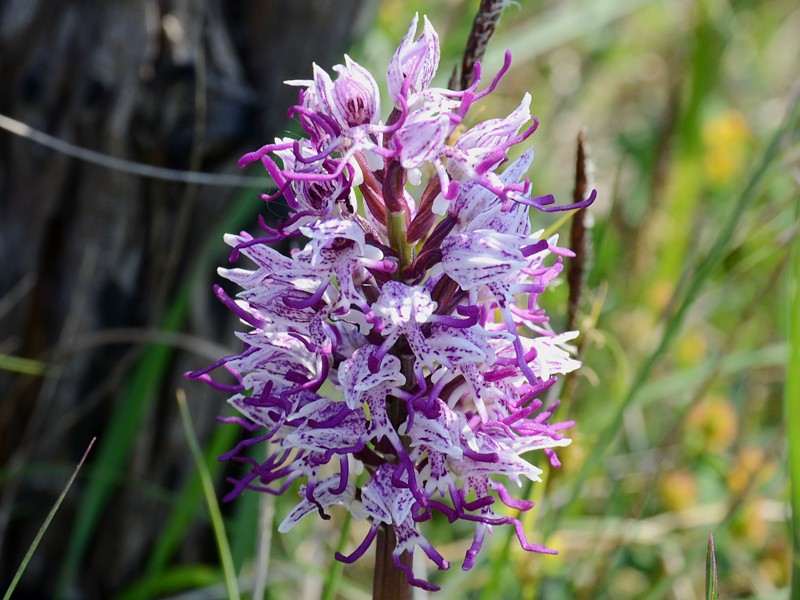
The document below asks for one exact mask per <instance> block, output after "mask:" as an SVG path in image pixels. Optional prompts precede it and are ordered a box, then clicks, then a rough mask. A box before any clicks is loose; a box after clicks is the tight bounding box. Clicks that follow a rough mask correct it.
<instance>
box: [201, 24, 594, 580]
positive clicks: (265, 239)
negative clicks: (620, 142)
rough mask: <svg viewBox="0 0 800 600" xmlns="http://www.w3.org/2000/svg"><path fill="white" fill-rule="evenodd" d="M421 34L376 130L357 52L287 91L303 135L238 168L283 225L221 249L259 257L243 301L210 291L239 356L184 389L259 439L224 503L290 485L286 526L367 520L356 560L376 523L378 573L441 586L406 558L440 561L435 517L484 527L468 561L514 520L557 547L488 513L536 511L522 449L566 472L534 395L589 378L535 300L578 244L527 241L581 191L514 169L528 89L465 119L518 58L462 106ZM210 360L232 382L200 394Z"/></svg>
mask: <svg viewBox="0 0 800 600" xmlns="http://www.w3.org/2000/svg"><path fill="white" fill-rule="evenodd" d="M417 26H418V22H417V17H415V18H414V20H413V21H412V23H411V26H410V28H409V30H408V33H407V34H406V36H405V37H404V39H403V40H402V42H401V43H400V47H399V48H398V49H397V51H396V52H395V55H394V57H393V59H392V62H391V64H390V65H389V69H388V89H389V100H390V102H391V104H392V110H391V114H389V116H388V118H387V119H386V120H385V121H382V120H381V103H380V97H379V92H378V86H377V84H376V82H375V80H374V79H373V77H372V76H371V75H370V74H369V73H368V72H367V71H366V70H365V69H364V68H363V67H361V66H360V65H358V64H357V63H355V62H354V61H352V60H351V59H350V58H349V57H345V64H344V65H339V66H336V67H334V71H335V72H336V78H335V79H332V78H331V76H330V75H329V74H328V73H326V72H325V71H324V70H322V69H320V68H319V67H317V66H316V65H315V66H314V70H313V79H310V80H307V81H305V80H304V81H291V82H288V83H289V84H291V85H295V86H298V87H299V88H300V100H299V103H298V105H297V106H295V107H293V108H292V110H291V111H290V114H291V115H293V116H294V117H296V118H297V119H298V120H299V122H300V125H301V126H302V129H303V131H304V134H305V135H304V136H303V137H301V138H300V139H290V138H284V139H276V140H275V142H274V143H272V144H268V145H266V146H264V147H263V148H261V149H259V150H257V151H256V152H253V153H250V154H247V155H245V156H244V157H243V158H242V159H241V161H240V166H245V165H247V164H250V163H252V162H256V161H260V162H261V163H262V164H263V166H264V168H265V169H266V170H267V172H268V173H269V174H270V175H271V177H272V178H273V179H274V180H275V183H276V184H277V186H278V188H279V191H278V192H277V193H276V194H275V195H273V196H268V197H265V200H272V199H274V198H277V197H278V196H282V197H284V198H285V199H286V201H287V202H288V204H289V206H290V207H291V209H292V211H293V212H292V214H291V215H290V217H289V218H288V220H287V221H286V222H282V223H279V224H278V225H276V226H274V227H268V226H267V225H266V224H265V223H264V222H263V221H262V222H261V229H262V230H263V235H262V236H261V237H257V238H253V237H252V236H250V235H248V234H246V233H240V234H239V235H229V236H227V237H226V242H227V243H228V244H229V245H230V246H232V247H233V254H232V257H231V260H232V261H236V260H237V258H238V256H239V255H240V254H243V255H244V256H246V257H247V258H248V259H250V260H251V261H252V263H253V264H254V265H255V268H254V269H250V270H245V269H240V268H234V269H221V270H220V274H221V275H222V276H223V277H225V278H226V279H229V280H230V281H232V282H234V283H236V284H237V285H239V286H240V287H241V288H242V291H241V292H239V293H238V294H237V296H236V299H232V298H230V297H228V296H227V295H226V294H225V293H224V292H223V291H222V289H221V288H219V287H217V288H216V293H217V295H218V297H219V298H220V299H221V300H222V302H224V303H225V304H226V305H227V306H228V307H229V308H230V309H231V310H232V311H234V312H235V313H236V314H237V315H238V316H239V317H240V319H241V321H242V323H243V324H244V325H245V326H246V328H247V330H246V331H244V332H241V333H239V334H238V335H239V337H240V338H241V339H242V341H243V342H244V350H243V351H242V353H241V354H238V355H236V356H229V357H226V358H223V359H221V360H220V361H218V362H217V363H215V364H213V365H211V366H210V367H208V368H206V369H203V370H201V371H198V372H195V373H191V374H189V376H190V377H193V378H196V379H202V380H206V381H208V382H210V383H211V384H212V385H214V386H216V387H217V388H219V389H223V390H226V391H229V392H232V393H233V396H232V397H231V398H230V400H229V402H230V404H231V405H233V406H234V407H235V408H236V409H237V410H238V411H239V412H240V413H241V414H242V415H243V418H235V419H228V420H229V421H234V422H236V423H239V424H240V425H242V426H243V427H244V428H245V429H246V430H247V431H248V432H250V433H251V434H252V437H250V438H248V439H246V440H245V441H242V442H241V443H239V444H238V445H237V446H236V447H235V448H233V449H232V450H231V451H230V452H228V453H227V454H225V455H224V456H223V457H222V458H223V459H224V460H229V461H232V462H234V463H239V464H241V466H242V469H243V470H242V476H241V477H240V478H239V479H235V480H232V483H233V489H232V490H231V492H230V493H229V494H228V495H227V497H226V499H232V498H234V497H236V496H237V495H238V494H240V493H242V492H243V491H244V490H246V489H251V490H257V491H263V492H267V493H271V494H280V493H282V492H284V491H285V490H287V489H288V488H289V487H290V486H291V485H292V483H293V482H295V481H300V482H302V483H301V485H300V500H299V502H298V504H297V505H296V506H295V508H294V510H292V511H291V512H290V513H289V514H288V515H286V517H285V519H284V520H283V522H282V523H281V525H280V528H279V529H280V531H282V532H286V531H289V530H290V529H291V528H292V527H293V526H294V525H295V524H296V523H297V522H298V521H299V520H300V519H301V518H303V517H304V516H305V515H307V514H309V513H312V512H316V513H318V514H319V515H320V516H322V517H323V518H326V519H327V518H329V516H328V515H327V510H328V508H329V507H331V506H333V505H340V506H342V507H344V508H345V509H346V510H348V511H349V512H350V513H351V514H352V516H353V517H354V518H356V519H366V520H368V521H369V522H370V524H371V527H370V529H369V533H368V534H367V536H366V538H365V539H364V540H363V541H362V542H361V543H360V544H358V545H357V547H355V548H354V549H353V551H352V553H351V554H350V555H349V556H341V555H337V558H338V559H339V560H341V561H345V562H351V561H354V560H356V559H358V558H359V557H360V556H362V555H363V554H364V553H365V552H366V551H367V549H368V548H369V547H370V546H371V545H372V542H373V541H374V539H375V538H376V536H377V535H378V532H379V530H381V529H383V532H384V534H382V535H381V536H380V537H381V539H382V540H389V542H385V541H384V543H389V544H390V545H391V544H392V540H396V541H395V542H394V545H393V548H392V547H389V548H388V552H386V553H385V554H386V555H391V556H392V560H393V563H394V564H393V565H391V564H389V565H379V566H380V567H381V569H382V572H385V570H386V569H398V570H400V571H402V572H403V573H404V574H405V578H406V580H407V581H408V582H409V583H410V584H412V585H415V586H419V587H422V588H425V589H429V590H434V589H437V588H436V587H435V586H434V585H432V584H431V583H429V582H427V581H425V580H423V579H418V578H415V577H414V575H413V573H412V570H411V568H410V566H409V565H410V561H409V560H408V559H403V558H402V557H403V556H404V554H403V553H404V552H406V551H408V554H407V555H405V556H406V557H409V556H410V555H411V554H413V552H414V550H415V549H416V548H417V547H419V548H420V549H421V550H422V551H423V552H424V553H425V554H426V555H427V556H428V557H429V558H430V560H431V561H433V563H434V564H436V565H437V566H438V567H439V568H440V569H447V568H448V567H449V563H448V561H447V560H445V558H444V557H442V556H441V555H440V554H439V552H437V551H436V549H435V548H434V547H433V545H431V543H430V542H429V541H428V540H427V539H426V538H425V537H424V535H423V533H422V531H421V527H422V525H423V524H424V523H425V522H426V521H428V520H430V519H432V518H434V515H435V514H436V513H438V514H439V515H441V516H442V517H443V518H446V519H448V520H449V521H450V522H454V521H456V520H458V519H462V520H467V521H470V522H473V523H474V524H475V533H474V539H473V542H472V545H471V546H470V548H469V550H468V551H467V553H466V556H465V557H464V560H463V568H464V569H469V568H471V567H472V566H473V565H474V563H475V559H476V556H477V554H478V552H479V551H480V549H481V545H482V543H483V540H484V537H485V534H486V532H487V531H491V529H492V527H494V526H497V525H510V526H512V527H514V528H515V530H516V534H517V536H518V538H519V541H520V544H521V545H522V547H523V548H525V549H526V550H531V551H536V552H546V553H553V552H554V551H553V550H550V549H548V548H545V547H543V546H539V545H535V544H531V543H529V542H528V540H527V538H526V536H525V532H524V531H523V529H522V526H521V524H520V522H519V521H518V520H517V519H515V518H512V517H509V516H503V512H502V511H501V512H496V511H495V509H494V507H495V506H496V503H497V501H498V500H499V501H500V502H502V503H503V504H505V505H507V506H509V507H512V508H514V509H520V510H527V509H529V508H530V507H531V503H529V502H527V501H525V500H518V499H514V498H513V496H512V494H511V492H510V491H509V490H507V488H506V483H507V482H508V481H509V480H510V481H511V482H512V483H513V484H515V486H519V485H520V484H521V479H522V478H523V477H526V478H528V479H530V480H533V481H538V480H539V475H540V473H541V472H542V471H541V469H540V468H538V467H537V466H535V465H533V464H531V463H530V462H528V460H526V459H524V458H523V455H525V456H529V455H528V453H529V452H531V451H533V450H542V451H543V453H544V454H545V456H547V458H548V459H549V461H550V463H551V464H552V465H553V466H558V460H557V458H556V455H555V449H556V448H558V447H562V446H565V445H567V444H568V443H569V440H568V439H566V438H565V437H564V435H563V433H562V430H564V429H565V428H567V427H568V426H569V425H570V423H551V422H550V421H549V419H550V416H551V413H552V411H553V409H554V406H549V407H544V406H543V405H542V401H541V400H540V397H541V395H542V393H543V392H544V391H545V390H547V389H548V388H550V387H551V386H552V385H553V384H555V383H556V380H557V376H558V375H559V374H564V373H568V372H570V371H572V370H574V369H576V368H578V366H579V363H578V362H577V361H575V360H573V359H572V358H570V355H569V353H568V352H567V350H566V349H565V344H567V343H568V342H569V341H570V340H571V339H573V338H574V337H575V336H576V335H577V332H569V333H562V334H556V333H554V332H553V331H552V330H551V329H550V328H549V326H548V320H547V317H546V315H545V314H544V311H543V310H542V309H541V308H539V305H538V302H537V300H538V296H539V294H541V293H543V292H544V291H545V289H546V287H547V286H548V284H549V283H550V282H552V281H553V280H554V279H555V278H556V277H557V276H558V274H559V273H560V272H561V269H562V262H561V261H562V257H563V256H568V255H569V252H568V251H567V250H565V249H563V248H559V247H558V245H557V238H556V237H552V238H549V239H543V238H542V237H541V234H542V232H541V231H539V232H532V230H531V229H532V228H531V224H530V218H529V211H530V207H535V208H537V209H539V210H543V211H551V210H564V209H572V208H579V207H581V206H585V205H587V204H589V203H590V202H591V198H590V199H589V200H587V201H586V202H583V203H580V204H576V205H571V206H562V207H554V206H553V205H552V203H553V198H552V197H551V196H533V195H531V184H530V181H529V180H528V179H526V178H525V174H526V172H527V171H528V168H529V167H530V165H531V161H532V159H533V152H532V151H531V150H528V151H526V152H524V153H523V154H522V155H521V156H520V157H519V158H518V159H516V160H514V161H513V162H508V159H507V155H508V152H509V150H510V148H511V147H512V146H514V145H516V144H519V143H521V142H523V141H524V140H526V139H527V138H528V137H529V136H530V135H531V134H532V133H533V132H534V130H535V129H536V121H535V120H534V119H532V118H531V115H530V112H529V104H530V96H529V95H527V94H526V95H525V97H524V98H523V99H522V101H521V102H520V104H519V106H518V107H517V108H516V110H514V111H513V112H512V113H511V114H510V115H508V116H507V117H505V118H499V119H492V120H489V121H485V122H483V123H479V124H477V125H474V126H469V127H468V125H470V119H469V117H468V112H469V110H470V108H471V107H472V105H473V104H475V103H476V102H479V101H480V100H481V99H483V98H484V97H485V96H487V95H488V94H489V93H491V92H492V90H494V89H495V87H496V85H497V83H498V80H499V79H500V77H501V76H502V74H503V73H504V72H505V71H506V70H507V69H508V66H509V64H510V56H507V57H506V61H505V64H504V66H503V69H502V70H501V72H500V73H499V74H498V75H497V76H496V77H495V78H494V79H493V80H492V81H491V82H490V83H489V84H488V85H486V86H484V88H483V89H480V88H481V77H480V66H479V65H476V70H475V75H476V76H475V81H474V83H473V84H472V86H471V87H469V88H468V89H466V90H464V91H462V92H453V91H449V90H444V89H438V88H432V87H430V84H431V80H432V78H433V76H434V74H435V73H436V70H437V66H438V62H439V43H438V38H437V35H436V32H435V31H434V30H433V28H432V27H431V24H430V23H429V22H428V20H427V19H423V27H422V34H421V35H420V36H419V37H415V36H416V30H417ZM287 238H297V239H298V240H305V241H306V243H305V246H304V247H303V248H302V249H301V250H297V251H295V252H294V253H293V254H292V255H291V256H290V257H285V256H282V255H281V254H279V253H278V252H277V251H275V250H273V249H272V248H271V247H270V244H272V243H274V242H278V241H281V240H285V239H287ZM218 367H224V368H226V369H227V370H228V371H229V372H231V373H232V374H233V375H234V377H235V378H236V381H237V383H236V384H235V385H232V386H230V385H224V384H221V383H218V382H215V381H214V380H212V379H211V378H210V376H209V373H210V372H211V371H212V370H214V369H216V368H218ZM267 440H271V441H272V447H273V449H274V452H273V453H272V454H271V455H270V456H269V457H268V458H267V459H266V460H265V461H263V462H259V461H257V460H255V459H253V458H252V456H251V455H250V453H249V452H248V450H249V448H250V447H251V446H253V445H256V444H261V443H265V442H266V441H267ZM357 481H360V482H362V485H360V486H357V485H356V482H357ZM385 549H386V548H383V549H380V548H379V550H378V556H379V557H380V556H382V555H384V553H383V552H382V550H385Z"/></svg>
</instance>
